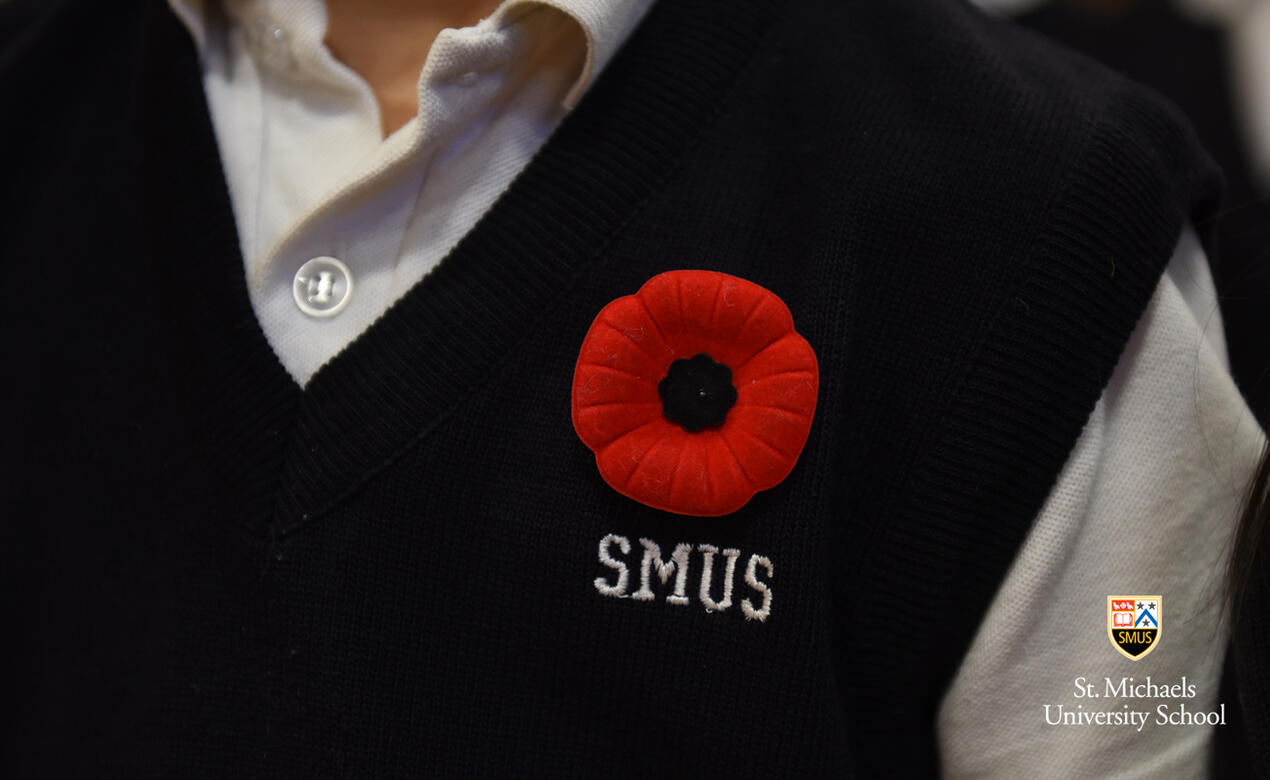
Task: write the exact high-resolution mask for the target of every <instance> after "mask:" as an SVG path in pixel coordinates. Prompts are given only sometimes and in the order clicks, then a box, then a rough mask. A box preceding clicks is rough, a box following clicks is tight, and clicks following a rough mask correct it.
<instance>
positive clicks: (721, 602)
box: [594, 534, 773, 623]
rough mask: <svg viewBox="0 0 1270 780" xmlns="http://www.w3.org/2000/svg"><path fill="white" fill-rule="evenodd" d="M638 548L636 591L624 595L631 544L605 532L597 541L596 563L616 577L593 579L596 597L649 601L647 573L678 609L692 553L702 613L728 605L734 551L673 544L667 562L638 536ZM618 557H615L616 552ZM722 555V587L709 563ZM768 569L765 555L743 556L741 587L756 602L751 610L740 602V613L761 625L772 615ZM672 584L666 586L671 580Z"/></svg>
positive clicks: (747, 603) (650, 581) (750, 605)
mask: <svg viewBox="0 0 1270 780" xmlns="http://www.w3.org/2000/svg"><path fill="white" fill-rule="evenodd" d="M639 544H640V547H642V548H643V555H642V557H641V558H640V564H639V590H636V591H635V592H634V593H630V594H629V595H628V593H627V588H628V586H629V585H630V577H631V574H632V572H631V569H632V568H633V567H634V561H633V560H631V558H630V557H629V556H630V555H631V552H632V551H633V550H635V549H638V548H636V547H635V546H634V545H633V544H631V542H630V539H628V538H627V537H625V536H621V535H620V534H608V535H606V536H604V537H603V538H602V539H600V544H599V547H598V554H599V560H600V563H601V564H602V565H604V566H605V567H607V568H609V569H612V570H613V571H615V572H617V575H616V577H613V576H612V575H605V576H600V577H596V578H595V580H594V585H595V590H596V592H598V593H599V594H600V595H601V596H610V597H612V598H619V599H624V598H630V599H633V600H635V601H654V600H655V599H656V598H657V595H656V593H654V592H653V575H654V574H656V577H657V579H658V580H659V581H660V582H661V584H662V586H663V587H667V586H668V587H669V589H670V593H669V594H668V595H667V596H666V602H667V603H669V604H675V605H677V606H683V605H686V604H688V603H689V601H690V600H691V599H690V597H689V596H688V568H689V566H690V564H691V561H690V559H691V557H692V554H693V552H694V550H695V551H696V552H699V553H701V574H700V575H699V578H698V580H697V586H698V587H697V589H696V595H697V599H698V600H699V601H700V602H701V606H703V607H704V608H705V610H706V612H708V613H715V612H724V611H726V610H728V609H730V608H731V607H732V591H733V590H734V589H735V587H736V574H737V571H736V570H737V561H738V560H740V558H741V554H742V553H741V551H740V550H738V549H737V548H735V547H728V548H726V549H724V550H720V549H719V548H718V547H716V546H714V545H713V544H698V545H695V547H694V545H691V544H685V543H682V542H681V543H679V544H676V545H675V549H674V550H673V551H672V552H671V553H670V557H669V560H667V559H664V558H662V552H661V551H662V548H661V545H659V544H657V542H654V541H653V540H652V539H648V538H643V537H641V538H640V540H639ZM619 551H620V555H621V556H622V557H620V558H619V557H615V556H617V555H618V554H619ZM719 555H722V556H723V558H724V563H723V572H722V580H723V582H722V584H719V582H718V579H719V578H717V577H716V576H715V571H714V565H715V558H716V557H717V556H719ZM760 569H764V570H766V575H765V576H764V578H763V579H761V580H760V579H759V570H760ZM772 575H773V566H772V561H771V559H770V558H768V557H767V556H765V555H759V554H757V553H756V554H754V555H751V556H750V557H749V560H748V562H747V564H746V566H745V584H746V585H748V586H749V587H750V588H752V589H753V590H754V592H755V593H756V594H761V595H762V597H763V598H762V600H761V602H760V603H759V606H758V607H755V606H754V602H753V601H751V599H748V598H745V599H741V604H740V607H741V613H742V614H743V615H744V616H745V619H746V620H757V621H759V622H760V623H761V622H764V621H766V620H767V619H768V618H769V617H771V614H772V585H771V580H772ZM672 576H673V577H674V582H673V583H672V582H671V577H672ZM715 593H719V594H720V598H718V599H717V600H716V599H715Z"/></svg>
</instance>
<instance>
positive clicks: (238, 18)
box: [172, 0, 651, 385]
mask: <svg viewBox="0 0 1270 780" xmlns="http://www.w3.org/2000/svg"><path fill="white" fill-rule="evenodd" d="M650 3H651V0H623V1H622V2H596V1H595V0H552V1H551V2H550V3H545V2H529V1H527V0H506V2H504V3H503V4H502V5H500V6H499V7H498V8H497V9H496V10H495V11H494V13H492V14H491V15H490V16H489V17H488V18H486V19H483V20H481V22H480V23H479V24H476V25H473V26H471V27H465V28H463V29H446V30H443V31H442V32H441V33H440V34H439V35H438V36H437V39H436V41H435V42H434V43H433V45H432V47H431V49H430V50H429V51H428V52H427V60H426V63H425V64H424V67H423V70H422V72H421V73H420V76H419V83H418V99H419V110H418V113H417V115H416V116H415V117H414V118H412V119H411V120H410V121H409V122H408V123H406V125H405V126H403V127H401V128H400V129H398V130H397V131H395V132H394V133H393V134H392V135H390V136H389V137H388V138H386V139H384V138H382V133H381V124H380V114H379V107H378V103H377V102H376V99H375V96H374V93H373V91H372V90H371V88H370V86H369V85H368V84H367V83H366V82H365V80H364V79H362V78H361V77H360V76H359V75H358V74H357V73H355V72H354V71H352V70H351V69H350V68H348V67H347V66H345V65H344V64H343V63H341V62H340V61H339V60H337V59H336V58H335V57H334V56H333V55H332V54H331V52H330V50H329V49H328V48H327V46H326V44H325V43H324V38H325V36H326V7H325V4H324V3H322V2H319V1H318V0H228V1H227V2H225V3H224V4H223V5H217V4H204V3H196V2H192V0H184V1H182V0H174V2H173V4H172V5H173V6H174V8H175V9H176V10H177V11H178V15H179V16H181V18H182V19H183V20H185V22H186V24H187V25H188V26H190V27H191V29H192V30H193V31H194V38H195V40H196V42H198V43H199V45H200V53H201V56H202V61H203V66H204V86H205V89H206V92H207V97H208V102H209V104H210V106H211V112H212V120H213V124H214V125H215V130H216V137H217V141H218V143H219V145H220V148H221V155H222V158H223V161H224V166H225V173H226V178H227V180H228V182H229V190H230V195H231V199H232V201H233V207H234V217H235V219H236V220H237V224H238V232H239V238H240V241H241V245H242V253H243V260H244V263H245V271H246V277H247V287H248V291H249V292H250V295H251V302H252V305H253V307H254V309H255V312H256V316H257V317H258V319H259V320H260V324H261V326H262V328H263V329H264V332H265V336H266V337H267V338H268V340H269V343H270V344H271V345H272V347H273V349H274V352H276V353H277V355H278V357H279V359H280V360H281V362H282V364H283V365H284V366H285V367H286V369H287V371H288V372H289V373H290V374H291V376H292V377H294V378H295V380H296V381H297V382H299V383H300V384H301V385H304V384H307V383H308V381H309V379H310V378H312V376H313V375H314V374H315V373H316V372H317V371H318V369H319V368H320V367H321V366H322V365H323V364H324V363H326V362H327V361H329V360H330V359H331V358H332V357H334V356H335V355H336V354H337V353H338V352H340V350H342V349H344V347H346V346H347V345H348V344H350V343H352V341H353V340H354V339H355V338H357V336H358V335H360V334H361V333H362V332H363V331H364V330H366V328H367V327H368V326H369V325H370V324H371V323H372V322H373V321H374V320H375V319H376V318H378V317H379V316H380V315H381V314H382V313H383V312H384V311H385V310H386V309H387V308H388V307H389V306H391V305H392V304H393V303H394V302H395V301H396V300H397V299H398V298H400V297H401V295H402V294H404V293H405V291H406V290H408V289H410V288H411V287H412V286H414V284H415V283H417V282H418V281H419V280H420V279H422V278H423V276H424V275H425V274H426V273H427V272H428V271H430V270H431V269H432V268H433V267H435V266H436V264H437V263H438V262H440V261H441V259H442V258H443V257H444V256H445V255H446V254H447V253H449V251H450V250H451V249H452V248H453V247H454V245H455V244H457V243H458V241H459V239H460V238H462V237H463V236H464V235H465V234H466V233H467V232H468V231H469V230H470V229H471V228H472V226H473V225H475V224H476V222H477V221H478V220H479V219H480V218H481V217H482V216H483V215H484V214H485V212H486V210H487V209H488V208H489V207H490V206H491V205H492V204H493V203H494V201H495V200H496V199H497V198H498V196H499V195H500V194H502V192H503V191H504V190H505V189H506V188H507V186H508V185H509V184H510V183H511V180H512V179H513V178H514V177H515V176H516V174H517V173H519V172H520V171H521V170H522V169H523V168H524V166H525V165H526V163H528V161H529V159H530V157H532V156H533V154H534V152H535V151H537V149H538V148H539V147H540V146H541V145H542V143H543V142H544V141H545V140H546V139H547V137H548V136H549V135H550V134H551V132H552V131H553V130H554V129H555V128H556V127H557V125H558V124H559V123H560V121H561V120H562V119H563V118H564V116H565V115H566V113H567V112H568V110H569V107H570V106H571V105H572V104H573V103H575V102H576V100H577V99H579V98H580V96H581V94H582V93H583V92H584V91H585V90H586V88H587V87H588V86H590V84H591V83H592V82H593V81H594V79H595V78H596V76H597V75H598V74H599V72H600V71H601V70H602V69H603V67H604V65H605V64H606V63H607V61H608V60H609V59H610V58H611V57H612V54H613V52H614V51H615V50H616V49H617V46H618V45H619V44H620V42H621V41H622V40H623V39H624V37H625V35H626V33H627V32H629V31H630V29H632V28H633V27H634V26H635V24H636V23H637V22H638V20H639V19H640V18H641V17H642V15H643V13H644V12H645V11H646V10H647V7H648V6H649V5H650ZM570 27H572V28H574V30H570V29H569V28H570ZM579 27H580V28H581V30H582V32H583V35H582V36H577V35H573V36H570V35H569V33H570V32H574V31H576V29H577V28H579ZM582 41H585V44H584V45H582V44H581V42H582ZM575 42H576V43H578V44H580V45H576V46H574V45H571V44H574V43H575ZM424 45H426V43H425V44H424ZM315 257H334V258H336V259H338V260H340V261H341V262H342V263H343V264H344V265H345V266H347V267H348V268H349V269H350V271H351V274H352V277H353V285H352V289H353V292H352V294H351V296H349V299H348V303H347V305H346V306H345V307H344V308H343V309H342V310H340V311H339V313H338V314H337V315H335V316H331V317H313V316H309V315H308V314H306V313H304V312H303V311H301V310H300V308H299V307H298V306H297V305H296V301H295V300H294V298H293V294H292V284H293V280H294V278H295V275H296V272H297V271H298V270H299V269H300V267H301V266H302V265H303V264H304V263H305V262H306V261H308V260H310V259H312V258H315Z"/></svg>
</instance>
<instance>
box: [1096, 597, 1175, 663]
mask: <svg viewBox="0 0 1270 780" xmlns="http://www.w3.org/2000/svg"><path fill="white" fill-rule="evenodd" d="M1163 606H1164V599H1163V598H1161V597H1160V596H1108V597H1107V637H1108V638H1109V639H1110V640H1111V644H1112V645H1114V646H1115V648H1116V649H1117V650H1119V651H1120V652H1121V653H1122V654H1123V655H1124V657H1125V658H1128V659H1129V660H1131V661H1136V660H1138V659H1139V658H1141V657H1142V656H1144V655H1146V654H1147V653H1149V652H1151V651H1152V650H1154V649H1155V646H1156V645H1157V644H1159V643H1160V632H1161V630H1163V625H1162V621H1163V618H1162V617H1161V615H1162V614H1163V612H1162V609H1163Z"/></svg>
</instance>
